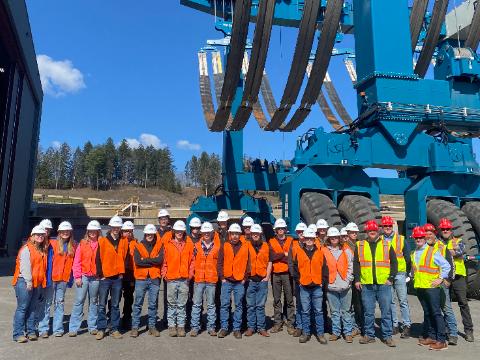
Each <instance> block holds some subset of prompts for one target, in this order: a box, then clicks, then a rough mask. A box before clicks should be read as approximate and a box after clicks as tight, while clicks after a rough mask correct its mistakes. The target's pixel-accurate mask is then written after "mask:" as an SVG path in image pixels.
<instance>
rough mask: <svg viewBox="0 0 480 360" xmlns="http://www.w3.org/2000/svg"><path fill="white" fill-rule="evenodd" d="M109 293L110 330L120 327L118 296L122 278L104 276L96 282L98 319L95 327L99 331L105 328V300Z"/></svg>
mask: <svg viewBox="0 0 480 360" xmlns="http://www.w3.org/2000/svg"><path fill="white" fill-rule="evenodd" d="M108 294H110V299H111V301H110V325H111V329H112V331H118V330H119V327H120V297H121V295H122V279H121V278H120V277H118V278H114V279H111V278H105V279H103V280H100V282H99V284H98V320H97V327H98V330H100V331H105V329H106V328H107V302H108Z"/></svg>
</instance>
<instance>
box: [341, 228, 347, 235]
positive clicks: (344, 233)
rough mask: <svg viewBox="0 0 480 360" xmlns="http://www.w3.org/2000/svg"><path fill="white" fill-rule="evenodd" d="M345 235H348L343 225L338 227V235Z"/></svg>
mask: <svg viewBox="0 0 480 360" xmlns="http://www.w3.org/2000/svg"><path fill="white" fill-rule="evenodd" d="M345 235H348V233H347V229H345V228H344V227H343V228H341V229H340V236H345Z"/></svg>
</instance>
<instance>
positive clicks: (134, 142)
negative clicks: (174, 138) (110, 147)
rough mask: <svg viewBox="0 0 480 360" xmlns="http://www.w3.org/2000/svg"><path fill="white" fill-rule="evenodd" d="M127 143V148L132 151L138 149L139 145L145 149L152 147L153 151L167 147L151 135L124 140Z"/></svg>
mask: <svg viewBox="0 0 480 360" xmlns="http://www.w3.org/2000/svg"><path fill="white" fill-rule="evenodd" d="M125 140H126V141H127V143H128V146H130V148H132V149H138V148H139V147H140V145H143V146H145V147H147V146H153V147H154V148H155V149H163V148H166V147H167V144H164V143H163V142H162V140H160V139H159V138H158V136H156V135H153V134H145V133H144V134H141V135H140V137H139V138H138V139H125Z"/></svg>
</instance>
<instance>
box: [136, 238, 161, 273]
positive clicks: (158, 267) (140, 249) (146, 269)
mask: <svg viewBox="0 0 480 360" xmlns="http://www.w3.org/2000/svg"><path fill="white" fill-rule="evenodd" d="M132 243H133V245H131V247H132V248H133V251H135V249H136V250H138V253H139V254H140V257H141V258H142V259H147V258H150V259H151V258H156V257H157V256H158V254H160V251H161V250H162V247H163V244H162V242H158V243H157V242H155V246H154V247H153V249H152V251H151V252H150V254H149V253H148V251H147V248H146V247H145V245H144V244H142V243H140V242H137V241H135V242H134V241H132V242H131V243H130V244H132ZM161 267H162V266H161V265H154V266H149V267H143V266H137V264H135V261H133V276H134V277H135V279H136V280H145V279H147V278H150V279H159V278H160V277H161V274H160V272H161V271H160V270H161Z"/></svg>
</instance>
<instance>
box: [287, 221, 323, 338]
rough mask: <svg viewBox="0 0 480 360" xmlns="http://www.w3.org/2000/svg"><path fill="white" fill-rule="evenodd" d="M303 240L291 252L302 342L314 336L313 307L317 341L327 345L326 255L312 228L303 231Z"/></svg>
mask: <svg viewBox="0 0 480 360" xmlns="http://www.w3.org/2000/svg"><path fill="white" fill-rule="evenodd" d="M303 236H304V241H303V242H302V243H300V244H299V245H298V247H297V248H296V249H295V250H292V252H291V256H292V258H291V266H292V268H291V272H292V274H293V277H294V279H295V280H296V281H298V282H299V284H300V286H299V287H300V300H301V302H302V335H301V336H300V337H299V339H298V340H299V342H300V343H306V342H307V341H309V340H310V337H311V319H312V317H311V310H312V309H313V315H314V316H313V318H314V319H315V330H316V337H317V340H318V342H320V343H321V344H324V345H326V344H327V339H326V338H325V335H324V332H325V330H324V319H323V309H322V302H323V290H322V284H323V278H324V277H327V276H328V268H327V266H326V261H325V256H324V254H323V252H322V249H321V247H319V246H318V244H316V243H315V237H316V234H315V232H313V230H312V229H307V230H305V231H304V233H303Z"/></svg>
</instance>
